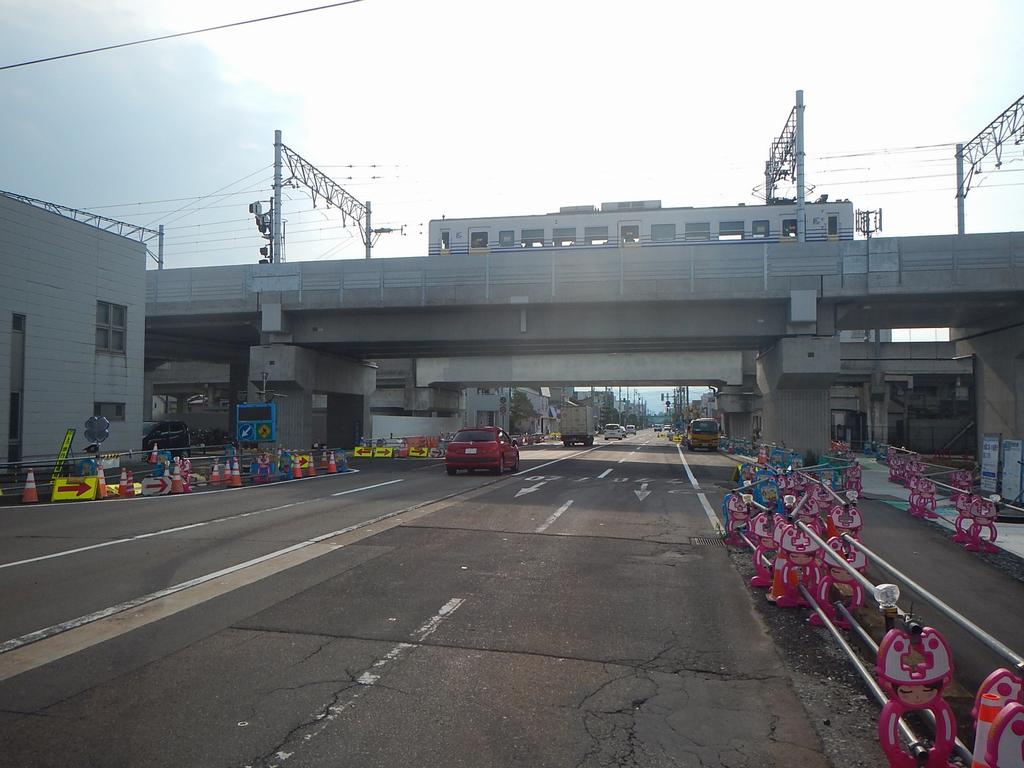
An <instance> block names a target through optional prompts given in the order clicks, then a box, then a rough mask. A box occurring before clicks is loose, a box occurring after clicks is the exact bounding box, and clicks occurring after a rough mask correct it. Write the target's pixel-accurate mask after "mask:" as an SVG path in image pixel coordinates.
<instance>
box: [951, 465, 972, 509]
mask: <svg viewBox="0 0 1024 768" xmlns="http://www.w3.org/2000/svg"><path fill="white" fill-rule="evenodd" d="M949 484H950V485H951V486H953V487H954V488H956V490H955V491H953V492H952V493H951V494H950V498H952V499H953V501H954V502H956V501H959V500H960V498H961V497H962V496H965V495H969V494H970V492H971V489H972V488H973V487H974V473H972V472H971V471H970V470H969V469H958V470H957V471H956V472H953V473H952V474H950V476H949Z"/></svg>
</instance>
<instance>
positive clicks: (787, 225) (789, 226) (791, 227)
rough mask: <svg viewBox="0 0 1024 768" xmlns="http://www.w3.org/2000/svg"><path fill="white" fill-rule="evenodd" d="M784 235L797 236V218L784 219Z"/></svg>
mask: <svg viewBox="0 0 1024 768" xmlns="http://www.w3.org/2000/svg"><path fill="white" fill-rule="evenodd" d="M782 236H783V237H796V219H783V220H782Z"/></svg>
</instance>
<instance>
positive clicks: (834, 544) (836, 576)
mask: <svg viewBox="0 0 1024 768" xmlns="http://www.w3.org/2000/svg"><path fill="white" fill-rule="evenodd" d="M828 547H829V549H831V550H832V551H833V552H835V553H836V554H837V555H839V556H841V557H842V558H843V559H844V560H845V561H846V562H848V563H849V564H850V565H851V566H853V567H854V568H856V569H857V570H858V571H859V572H860V573H864V569H865V568H867V567H868V561H867V558H866V557H865V556H864V553H863V552H861V551H860V550H859V549H857V548H855V547H852V546H850V544H848V543H847V542H845V541H843V540H842V539H840V538H838V537H836V536H833V537H832V538H831V539H829V540H828ZM824 568H825V572H824V576H823V577H822V578H821V580H820V581H819V582H818V588H817V589H816V590H815V592H814V601H815V602H816V603H817V604H818V607H819V608H821V610H822V612H823V613H824V614H825V615H826V616H828V618H829V620H830V621H831V622H832V623H833V624H835V625H836V626H837V627H840V628H841V629H850V623H849V622H848V621H847V620H846V618H845V617H843V616H840V615H838V613H837V612H836V609H835V605H834V604H833V597H832V595H833V591H832V588H833V587H835V586H836V585H839V584H841V585H843V587H844V588H845V589H848V590H849V592H850V598H849V600H846V599H845V597H846V596H845V595H843V598H844V600H843V602H844V603H846V607H847V608H849V609H851V610H852V609H854V608H860V607H861V606H863V605H864V587H862V586H861V585H860V582H859V581H857V580H856V579H855V578H854V577H853V574H851V573H850V572H849V571H848V570H846V569H845V568H843V566H841V565H840V564H839V563H837V562H835V561H834V560H833V559H832V558H830V557H828V556H826V557H825V558H824ZM807 621H808V623H810V624H813V625H814V626H816V627H820V626H822V625H823V624H824V622H823V621H822V620H821V617H820V616H818V614H817V613H812V614H811V616H810V618H809V619H808V620H807Z"/></svg>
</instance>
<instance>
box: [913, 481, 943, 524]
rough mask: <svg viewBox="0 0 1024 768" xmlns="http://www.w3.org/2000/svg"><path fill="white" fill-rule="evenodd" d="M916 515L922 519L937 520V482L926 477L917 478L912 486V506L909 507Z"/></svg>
mask: <svg viewBox="0 0 1024 768" xmlns="http://www.w3.org/2000/svg"><path fill="white" fill-rule="evenodd" d="M907 512H909V513H910V514H911V515H913V516H914V517H919V518H921V519H922V520H935V519H937V518H938V515H937V514H935V483H933V482H932V481H931V480H929V479H928V478H926V477H921V478H917V479H916V481H914V483H913V485H911V486H910V506H909V507H907Z"/></svg>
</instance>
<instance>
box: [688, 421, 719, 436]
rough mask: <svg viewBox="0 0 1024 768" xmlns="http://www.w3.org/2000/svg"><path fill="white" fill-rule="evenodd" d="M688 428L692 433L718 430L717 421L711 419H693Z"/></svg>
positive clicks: (712, 432)
mask: <svg viewBox="0 0 1024 768" xmlns="http://www.w3.org/2000/svg"><path fill="white" fill-rule="evenodd" d="M690 429H692V430H693V433H694V434H698V433H702V434H715V433H716V432H718V422H717V421H712V420H708V421H695V422H693V423H692V424H691V425H690Z"/></svg>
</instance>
